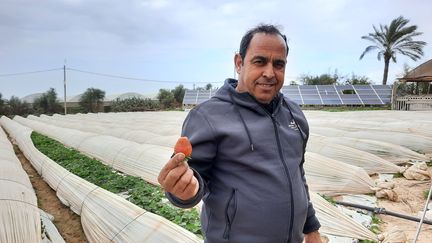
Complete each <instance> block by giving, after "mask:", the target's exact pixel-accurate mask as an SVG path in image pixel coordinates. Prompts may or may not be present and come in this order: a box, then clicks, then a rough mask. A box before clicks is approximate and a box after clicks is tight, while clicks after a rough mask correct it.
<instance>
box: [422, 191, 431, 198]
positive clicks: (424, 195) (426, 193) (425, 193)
mask: <svg viewBox="0 0 432 243" xmlns="http://www.w3.org/2000/svg"><path fill="white" fill-rule="evenodd" d="M428 195H429V190H425V191H423V198H424V199H427V197H428ZM430 198H431V199H432V194H431V196H430Z"/></svg>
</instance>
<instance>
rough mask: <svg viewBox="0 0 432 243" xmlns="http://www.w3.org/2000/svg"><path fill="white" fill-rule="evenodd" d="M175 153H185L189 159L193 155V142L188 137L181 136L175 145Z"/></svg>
mask: <svg viewBox="0 0 432 243" xmlns="http://www.w3.org/2000/svg"><path fill="white" fill-rule="evenodd" d="M174 153H175V154H177V153H183V154H184V155H185V157H186V160H187V159H190V156H191V155H192V144H191V143H190V142H189V139H188V138H187V137H180V138H179V139H178V140H177V143H176V144H175V146H174Z"/></svg>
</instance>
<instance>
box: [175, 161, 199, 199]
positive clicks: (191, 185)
mask: <svg viewBox="0 0 432 243" xmlns="http://www.w3.org/2000/svg"><path fill="white" fill-rule="evenodd" d="M198 189H199V183H198V180H197V178H196V177H195V176H194V174H193V171H192V170H191V169H189V170H188V171H187V172H186V173H185V174H184V175H183V176H182V178H181V179H180V180H179V181H178V182H177V184H176V185H175V186H174V190H173V192H172V193H173V194H174V195H175V196H176V197H178V198H180V199H181V200H185V201H186V200H189V199H191V198H193V197H194V196H195V195H196V194H197V193H198Z"/></svg>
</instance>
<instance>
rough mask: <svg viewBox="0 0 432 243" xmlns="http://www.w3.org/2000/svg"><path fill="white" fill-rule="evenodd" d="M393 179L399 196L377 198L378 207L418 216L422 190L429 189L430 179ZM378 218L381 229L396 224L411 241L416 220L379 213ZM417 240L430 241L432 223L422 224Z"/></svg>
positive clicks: (416, 223) (422, 200) (422, 242)
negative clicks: (392, 198)
mask: <svg viewBox="0 0 432 243" xmlns="http://www.w3.org/2000/svg"><path fill="white" fill-rule="evenodd" d="M429 172H432V169H431V168H430V169H429ZM393 180H394V181H395V184H396V187H395V189H394V190H395V191H396V193H397V194H398V196H399V199H398V201H397V202H391V201H388V200H378V205H379V207H383V208H385V209H387V210H388V211H393V212H397V213H401V214H405V215H410V216H414V217H419V216H418V215H417V214H418V212H419V211H422V210H423V208H424V205H425V203H426V199H425V197H424V196H423V192H424V191H426V190H429V188H430V185H431V184H430V183H431V181H424V182H420V181H413V180H407V179H405V178H394V179H393ZM379 218H381V219H382V221H383V222H384V223H382V224H381V225H380V229H381V230H383V231H386V230H387V229H389V228H391V227H392V226H397V227H398V228H399V229H401V230H403V231H404V232H405V234H406V236H407V239H408V242H413V239H414V237H415V234H416V232H417V227H418V222H414V221H409V220H405V219H400V218H396V217H393V216H387V215H380V216H379ZM417 242H418V243H431V242H432V225H427V224H423V226H422V229H421V231H420V234H419V237H418V240H417Z"/></svg>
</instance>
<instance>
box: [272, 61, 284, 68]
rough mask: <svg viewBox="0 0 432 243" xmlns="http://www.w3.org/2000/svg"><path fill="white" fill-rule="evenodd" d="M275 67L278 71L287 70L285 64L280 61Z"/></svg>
mask: <svg viewBox="0 0 432 243" xmlns="http://www.w3.org/2000/svg"><path fill="white" fill-rule="evenodd" d="M273 66H274V67H275V68H276V69H284V68H285V62H282V61H278V62H275V63H274V64H273Z"/></svg>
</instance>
